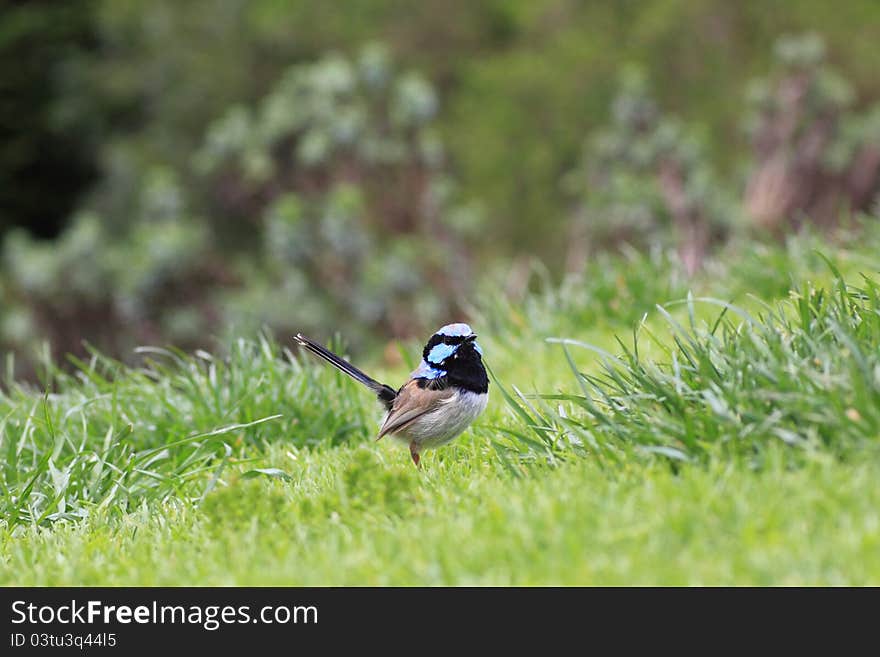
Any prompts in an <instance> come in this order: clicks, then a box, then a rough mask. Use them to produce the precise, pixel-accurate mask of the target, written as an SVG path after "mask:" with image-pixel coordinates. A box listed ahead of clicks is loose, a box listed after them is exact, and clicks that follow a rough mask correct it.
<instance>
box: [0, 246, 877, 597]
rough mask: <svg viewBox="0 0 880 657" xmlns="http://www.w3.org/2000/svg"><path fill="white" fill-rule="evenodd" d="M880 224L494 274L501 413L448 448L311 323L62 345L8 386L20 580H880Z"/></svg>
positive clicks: (6, 513) (493, 333)
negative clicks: (691, 263)
mask: <svg viewBox="0 0 880 657" xmlns="http://www.w3.org/2000/svg"><path fill="white" fill-rule="evenodd" d="M876 232H877V231H869V233H868V234H867V236H862V237H861V238H853V239H850V240H847V239H842V240H841V242H840V243H839V244H837V245H835V246H827V245H826V246H822V247H821V248H822V251H823V253H824V255H825V257H827V261H826V259H825V257H823V256H822V255H820V254H819V253H817V252H816V251H815V247H816V246H817V243H816V242H815V241H814V240H813V239H812V238H810V237H809V236H805V237H801V238H798V239H795V240H791V241H790V242H789V243H788V244H787V245H785V246H784V247H778V248H771V247H755V246H753V245H741V246H739V247H737V246H736V245H734V246H732V247H730V248H729V249H728V250H727V252H725V253H724V254H722V255H721V256H719V258H718V259H717V260H716V261H713V262H712V263H711V264H710V265H709V267H708V268H707V270H706V271H705V272H704V273H703V274H702V275H701V277H700V278H699V279H697V280H695V281H691V282H687V281H685V279H684V278H683V277H682V276H681V275H680V274H679V273H678V272H677V269H676V268H675V267H674V266H673V265H672V264H671V262H670V261H669V260H668V259H666V258H663V257H661V256H656V257H646V256H634V255H632V256H620V257H607V258H603V259H602V260H601V261H598V262H596V263H594V264H593V265H591V266H590V268H589V269H588V271H586V272H585V273H584V274H583V275H580V276H577V277H572V278H571V279H570V280H567V281H565V282H564V283H562V284H561V285H547V284H540V283H538V282H537V280H536V282H535V285H534V286H533V289H532V290H531V291H530V292H528V293H527V294H524V295H522V296H519V297H510V296H505V295H502V294H498V292H497V288H496V287H493V285H492V284H491V283H487V287H486V289H485V290H483V291H482V292H483V293H482V294H481V295H479V298H482V299H485V300H486V303H485V304H483V305H480V304H477V307H476V308H475V310H474V318H473V319H472V321H471V323H472V325H474V326H475V327H476V330H477V332H478V333H479V334H480V340H481V343H482V344H483V347H484V350H485V352H486V357H487V361H488V363H489V365H490V366H491V368H492V372H493V375H494V380H493V383H492V385H491V387H490V393H491V396H492V397H491V401H490V405H489V409H488V410H487V412H486V414H485V415H484V416H483V417H482V418H481V419H480V420H479V421H478V422H477V424H476V426H475V427H474V428H473V429H472V430H470V431H468V432H467V433H466V434H465V435H464V436H463V437H462V438H460V439H459V440H458V441H457V442H456V443H454V444H453V445H451V446H450V447H447V448H444V449H442V450H440V451H437V452H431V453H428V454H427V455H426V457H425V458H424V460H423V466H424V467H423V469H422V470H421V471H419V470H416V469H415V468H414V467H413V466H412V463H411V462H410V460H409V455H408V453H407V451H406V450H405V449H402V448H400V447H399V446H397V445H395V444H393V443H390V442H388V441H381V442H375V441H374V440H372V436H373V435H374V433H375V427H376V424H377V422H378V419H379V416H380V411H379V407H378V404H376V403H375V401H374V400H373V399H372V398H371V396H370V394H369V393H368V392H366V391H365V390H364V389H362V388H361V387H359V386H358V385H357V384H355V383H353V382H351V381H350V380H349V379H347V378H345V377H343V376H341V375H339V374H338V373H336V372H333V371H330V370H329V368H325V367H322V366H321V365H320V364H318V363H315V362H314V361H313V360H309V359H308V358H307V357H299V356H296V355H294V354H291V353H289V352H288V351H287V349H286V348H287V347H290V345H289V344H287V345H279V344H277V343H276V342H274V341H273V340H269V339H250V340H247V339H243V340H241V341H238V342H235V343H233V344H230V345H227V346H226V348H225V349H219V348H218V350H217V353H215V354H213V355H212V354H208V353H205V352H200V353H196V354H193V355H185V354H180V353H177V352H174V351H173V350H165V349H143V350H141V351H142V353H141V354H140V357H141V359H142V360H141V362H140V364H139V365H138V366H137V367H135V368H131V367H127V366H124V365H121V364H119V363H116V362H113V361H111V360H109V359H107V358H105V357H103V356H101V355H100V354H97V353H96V354H94V356H93V358H91V359H90V360H88V361H82V362H78V363H76V366H77V367H76V369H75V370H74V371H73V373H70V371H69V369H67V370H62V369H60V368H58V367H56V366H54V365H52V364H50V363H46V365H45V367H44V372H43V386H42V387H40V388H37V387H33V386H24V385H20V384H13V383H11V382H9V381H7V383H6V386H5V389H4V392H3V396H2V397H0V453H2V454H3V455H4V464H3V468H2V476H0V483H2V489H0V513H2V516H3V518H4V521H3V525H2V526H0V583H2V584H6V585H10V584H20V585H61V584H72V585H80V584H108V585H128V584H130V585H153V584H156V585H158V584H164V585H199V584H209V585H221V584H242V585H243V584H254V585H270V584H273V585H298V584H302V585H337V584H355V585H356V584H395V585H420V584H478V585H489V584H501V585H503V584H781V585H787V584H875V585H876V584H880V484H878V483H877V482H878V481H880V476H878V475H880V449H878V447H880V429H878V427H880V301H878V297H877V287H876V284H875V283H873V282H872V281H874V280H877V279H878V278H880V277H878V275H877V271H878V268H880V267H878V261H877V259H876V255H875V254H876V253H878V252H880V239H878V237H877V235H875V233H876ZM689 292H691V297H690V299H691V300H690V302H688V301H687V299H688V293H689ZM728 303H729V304H732V305H727V306H725V304H728ZM657 304H661V305H662V308H657ZM634 336H635V343H634ZM548 338H549V339H550V340H548ZM554 339H557V341H554ZM558 339H566V340H568V341H569V342H568V343H560V342H559V341H558ZM418 349H419V347H418V345H417V344H408V345H402V351H403V353H406V354H409V355H411V356H414V355H415V354H417V353H418ZM369 360H370V359H369V358H367V362H365V363H364V365H365V366H366V365H368V364H369ZM373 360H374V362H375V361H376V359H375V358H374V359H373ZM411 365H412V362H410V363H400V364H398V365H389V364H387V363H377V364H376V365H375V367H373V368H369V367H365V369H367V370H368V371H370V372H371V373H372V372H375V373H376V374H377V378H380V379H384V380H387V381H388V382H390V383H395V382H397V381H398V380H402V379H403V377H405V375H406V372H407V371H408V367H409V366H411ZM45 390H49V393H48V394H46V393H45Z"/></svg>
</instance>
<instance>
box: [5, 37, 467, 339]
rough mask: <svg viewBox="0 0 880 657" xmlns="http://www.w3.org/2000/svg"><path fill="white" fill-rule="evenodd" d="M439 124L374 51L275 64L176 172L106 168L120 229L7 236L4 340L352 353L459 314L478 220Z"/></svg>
mask: <svg viewBox="0 0 880 657" xmlns="http://www.w3.org/2000/svg"><path fill="white" fill-rule="evenodd" d="M437 110H438V100H437V97H436V95H435V92H434V90H433V88H432V87H431V85H430V84H429V83H428V82H427V81H426V80H424V79H423V78H421V77H420V76H418V75H416V74H414V73H409V72H400V71H398V70H396V69H395V68H394V66H393V65H392V63H391V61H390V59H389V57H388V55H387V53H386V52H385V51H384V50H383V49H382V48H380V47H378V46H368V47H366V48H364V49H363V51H362V52H361V53H360V54H359V55H358V56H357V57H354V58H348V57H345V56H343V55H340V54H332V55H328V56H327V57H324V58H322V59H321V60H319V61H317V62H315V63H312V64H300V65H295V66H293V67H291V68H290V69H289V70H288V71H287V72H286V73H285V74H284V75H282V76H281V78H280V79H279V81H278V83H277V84H276V85H275V86H274V87H273V88H272V89H270V90H269V91H268V92H267V94H266V95H265V96H264V97H263V98H262V99H261V100H260V102H259V103H257V104H256V106H255V107H253V108H249V107H246V106H236V107H233V108H231V109H230V110H229V111H228V112H227V113H226V114H225V115H223V116H221V117H220V118H219V119H218V120H217V121H215V122H214V123H212V124H211V125H210V126H208V128H207V131H206V136H205V139H204V143H203V145H202V146H201V148H200V149H198V151H197V152H196V153H195V155H194V157H193V158H192V159H193V162H192V168H191V169H188V170H185V171H184V172H183V173H182V174H179V173H177V172H176V171H175V170H174V169H173V168H170V167H151V168H149V169H145V170H141V169H140V168H139V167H138V166H137V165H134V166H133V168H131V169H130V171H129V173H128V174H125V175H124V176H122V175H121V172H123V171H124V170H125V169H126V168H128V167H131V166H132V164H131V162H128V163H122V164H119V166H117V168H116V175H118V176H121V177H128V178H129V179H130V180H131V181H132V182H131V183H130V185H129V187H130V189H129V190H128V191H127V192H126V193H127V194H128V195H130V196H131V198H132V201H131V203H130V205H131V206H132V207H131V213H130V214H129V215H128V216H127V217H126V218H125V222H124V223H119V222H117V221H114V216H113V215H112V214H111V215H102V214H100V212H89V213H81V214H80V215H78V216H77V217H76V218H75V219H74V221H73V223H72V225H71V226H70V227H69V228H68V229H67V230H66V231H65V232H64V233H63V234H62V236H61V237H60V238H59V239H58V240H56V241H55V242H54V243H50V242H40V241H37V240H34V239H32V238H30V237H28V236H27V235H26V234H25V233H24V232H18V233H14V234H11V235H10V236H9V237H8V239H7V240H6V241H5V245H4V248H3V271H4V280H5V281H6V284H7V286H8V287H9V288H10V289H9V290H8V291H7V292H5V294H4V297H5V300H7V301H6V303H4V306H8V307H9V308H10V309H11V308H13V307H14V308H15V309H16V310H15V312H14V313H13V312H12V311H11V310H10V311H9V312H8V313H4V318H3V321H2V324H0V327H2V328H3V331H4V333H3V334H2V341H3V343H5V344H7V345H10V346H12V347H13V348H22V347H23V346H25V345H24V343H28V342H30V341H31V340H32V338H34V337H36V336H41V337H44V338H47V339H48V340H49V342H50V343H51V345H52V348H53V350H54V351H55V353H56V355H61V354H64V353H67V352H80V351H81V341H82V340H83V339H84V338H88V339H89V340H90V341H94V342H96V343H98V344H100V345H101V346H102V348H104V349H109V350H111V351H113V352H116V353H119V352H123V353H124V352H125V351H126V350H130V349H131V348H132V347H133V346H135V345H137V344H139V343H144V342H149V343H156V342H166V341H170V342H171V343H173V344H176V345H180V346H184V347H187V346H189V347H193V346H198V345H199V344H203V343H204V341H205V340H206V339H209V338H210V337H214V336H220V335H223V334H225V333H226V332H227V331H233V332H236V331H238V332H241V331H255V330H259V329H260V328H262V327H263V326H267V327H269V328H270V329H272V330H275V331H277V332H279V333H282V334H283V333H289V332H291V331H295V330H304V331H306V330H307V331H313V332H318V333H319V334H320V333H323V334H325V335H326V334H327V333H328V329H329V330H331V331H333V330H335V331H343V332H345V333H346V335H349V336H351V337H352V342H354V343H355V346H357V344H358V343H359V342H363V341H364V340H366V339H368V338H369V336H370V335H371V332H372V331H376V332H378V331H377V329H381V331H382V332H383V333H389V332H390V333H391V334H394V335H409V334H411V333H413V332H418V333H422V332H424V331H426V330H428V329H429V328H430V327H431V326H432V325H433V324H435V323H436V322H441V323H442V321H445V320H446V318H448V317H451V316H455V315H456V314H457V313H459V311H460V310H459V303H460V301H461V299H462V298H463V294H464V291H465V289H466V288H467V285H468V283H469V280H470V276H471V270H470V260H469V258H468V257H467V256H466V253H467V244H468V238H469V236H473V234H474V233H475V232H476V231H477V230H478V229H479V227H480V225H481V216H480V213H479V212H478V211H477V210H476V209H475V208H474V207H471V206H468V205H466V204H464V203H462V202H461V201H460V199H459V196H458V195H457V193H456V191H455V185H454V183H453V182H452V180H451V179H450V178H449V177H448V175H447V174H446V173H445V161H444V159H445V158H444V150H443V147H442V144H441V143H440V140H439V138H438V137H437V135H436V133H435V131H434V130H433V124H434V121H435V117H436V113H437ZM135 178H137V179H135ZM184 181H186V182H184ZM191 190H195V192H193V191H191ZM200 190H207V193H208V198H207V199H205V198H200V197H199V191H200ZM199 206H202V207H207V210H206V216H209V217H210V218H211V219H210V221H208V220H205V219H203V218H202V217H201V215H196V214H195V213H194V211H193V210H192V208H194V207H199ZM238 236H244V237H242V238H238ZM237 238H238V243H237V244H235V245H234V246H233V247H230V243H234V242H235V240H236V239H237ZM426 290H430V294H426V293H425V291H426ZM7 314H8V316H6V315H7Z"/></svg>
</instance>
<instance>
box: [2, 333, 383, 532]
mask: <svg viewBox="0 0 880 657" xmlns="http://www.w3.org/2000/svg"><path fill="white" fill-rule="evenodd" d="M141 352H142V355H143V357H144V361H143V364H142V366H141V367H138V368H128V367H126V366H124V365H122V364H120V363H118V362H115V361H113V360H110V359H108V358H106V357H103V356H101V355H100V354H98V353H93V356H92V358H91V359H89V360H88V361H77V360H75V359H74V360H73V364H74V365H75V370H74V371H73V372H72V373H70V372H65V371H63V370H61V369H59V368H57V367H54V366H52V365H51V364H47V365H46V367H45V373H44V385H45V389H46V390H51V392H49V393H42V392H40V391H38V390H36V389H34V388H32V387H30V386H25V385H22V384H18V383H15V382H12V381H7V382H6V386H5V390H0V455H2V456H0V458H2V459H3V463H2V466H0V522H3V523H6V525H7V526H9V527H14V526H16V525H19V524H36V525H40V524H46V523H48V522H51V521H55V520H61V519H68V520H70V519H77V518H82V517H84V516H87V515H88V514H89V513H90V512H92V511H93V510H100V511H104V510H107V511H109V512H110V513H111V514H112V513H124V512H126V511H130V510H132V509H134V508H136V507H138V506H139V505H141V504H144V503H153V502H159V501H162V500H164V499H167V498H168V497H171V496H176V497H181V498H184V499H190V500H197V499H200V498H201V497H203V496H204V495H205V494H206V493H207V492H209V491H210V490H211V489H212V488H213V487H214V485H215V484H216V482H217V480H218V477H219V476H220V475H221V474H222V472H223V470H224V468H225V467H227V466H228V465H229V464H241V463H242V462H247V461H248V454H249V453H250V451H251V450H249V449H248V448H249V447H255V446H256V447H258V446H259V445H261V444H265V443H269V442H276V441H284V442H287V443H289V444H290V445H291V446H292V447H296V446H305V445H317V444H325V445H326V444H330V445H333V444H338V443H339V442H341V441H344V440H346V439H347V438H348V437H350V436H351V435H353V434H354V435H359V436H360V435H362V434H365V433H366V427H367V424H368V423H369V422H370V421H371V420H368V419H367V418H368V416H367V414H366V404H367V403H368V402H369V401H370V400H368V399H363V398H362V397H361V396H357V395H351V394H333V392H334V390H337V389H339V387H340V385H342V377H341V376H340V375H337V374H335V373H333V372H330V371H328V370H327V369H316V368H311V367H303V366H302V365H301V364H300V363H299V362H297V360H296V359H295V358H294V357H293V356H292V355H291V354H290V352H288V351H286V350H283V349H281V348H280V347H279V345H277V343H274V342H273V341H271V340H268V339H260V340H258V341H256V342H248V341H244V340H239V341H237V342H235V343H234V344H233V345H232V347H231V349H230V350H229V353H228V354H227V355H226V356H225V357H217V356H212V355H210V354H207V353H205V352H198V353H196V354H195V355H191V356H188V355H185V354H182V353H179V352H176V351H173V350H167V349H153V348H144V349H142V350H141ZM327 395H330V396H332V397H333V399H334V403H333V404H332V405H328V404H326V403H324V401H325V399H326V396H327ZM370 417H371V416H370ZM259 471H260V470H255V471H254V472H259ZM270 474H271V473H270Z"/></svg>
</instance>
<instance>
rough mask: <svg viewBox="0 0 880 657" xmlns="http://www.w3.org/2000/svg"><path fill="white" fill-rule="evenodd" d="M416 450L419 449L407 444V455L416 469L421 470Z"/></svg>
mask: <svg viewBox="0 0 880 657" xmlns="http://www.w3.org/2000/svg"><path fill="white" fill-rule="evenodd" d="M418 449H419V448H418V447H417V446H416V444H415V443H410V444H409V455H410V456H412V460H413V463H415V464H416V467H417V468H421V467H422V466H420V465H419V461H420V460H421V459H420V457H419V452H418Z"/></svg>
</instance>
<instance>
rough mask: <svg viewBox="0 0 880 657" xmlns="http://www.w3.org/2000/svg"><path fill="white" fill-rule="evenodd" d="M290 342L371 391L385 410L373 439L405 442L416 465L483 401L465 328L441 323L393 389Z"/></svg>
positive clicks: (483, 385)
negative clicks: (406, 375)
mask: <svg viewBox="0 0 880 657" xmlns="http://www.w3.org/2000/svg"><path fill="white" fill-rule="evenodd" d="M296 341H297V342H298V343H299V344H300V345H302V346H303V347H305V348H306V349H308V350H309V351H311V352H312V353H313V354H315V355H317V356H320V357H321V358H323V359H324V360H326V361H327V362H328V363H330V364H331V365H333V366H335V367H338V368H339V369H340V370H342V371H343V372H345V373H346V374H348V375H349V376H350V377H351V378H353V379H354V380H355V381H359V382H360V383H363V384H364V385H365V386H367V387H368V388H370V390H372V391H373V392H375V393H376V395H377V396H378V397H379V401H380V402H382V404H384V405H385V409H386V411H387V412H386V413H385V417H384V418H383V420H382V423H381V425H380V428H379V438H382V437H383V436H386V435H390V436H393V437H395V438H397V439H399V440H401V441H403V442H405V443H407V444H408V445H409V453H410V455H411V456H412V460H413V463H415V464H416V466H418V465H419V454H420V453H421V452H423V451H424V450H426V449H432V448H434V447H439V446H440V445H444V444H446V443H448V442H449V441H451V440H452V439H453V438H455V437H456V436H458V435H459V434H460V433H461V432H462V431H464V430H465V429H466V428H467V427H468V425H469V424H470V423H471V422H473V421H474V419H475V418H476V417H477V416H478V415H479V414H480V413H482V412H483V410H484V409H485V408H486V402H488V400H489V377H488V376H487V374H486V368H485V367H484V366H483V357H482V356H483V350H482V349H480V346H479V345H478V344H477V336H476V335H474V332H473V331H471V327H470V326H468V325H467V324H447V325H446V326H444V327H443V328H441V329H440V330H439V331H437V332H436V333H435V334H434V335H432V336H431V339H430V340H428V344H426V345H425V349H424V350H423V351H422V362H421V364H420V365H419V366H418V368H416V370H415V371H414V372H413V373H412V374H411V375H410V377H409V380H408V381H407V382H406V383H404V384H403V385H402V386H401V387H400V388H398V389H397V390H395V389H394V388H392V387H391V386H388V385H385V384H384V383H379V382H378V381H376V380H375V379H372V378H370V377H369V376H367V375H366V374H364V373H363V372H361V371H360V370H359V369H358V368H356V367H355V366H354V365H352V364H351V363H349V362H348V361H346V360H343V359H342V358H340V357H339V356H337V355H336V354H334V353H333V352H332V351H329V350H328V349H326V348H324V347H322V346H321V345H320V344H318V343H317V342H315V341H313V340H310V339H309V338H307V337H305V336H304V335H302V334H301V333H298V334H297V335H296ZM377 440H378V438H377Z"/></svg>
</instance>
